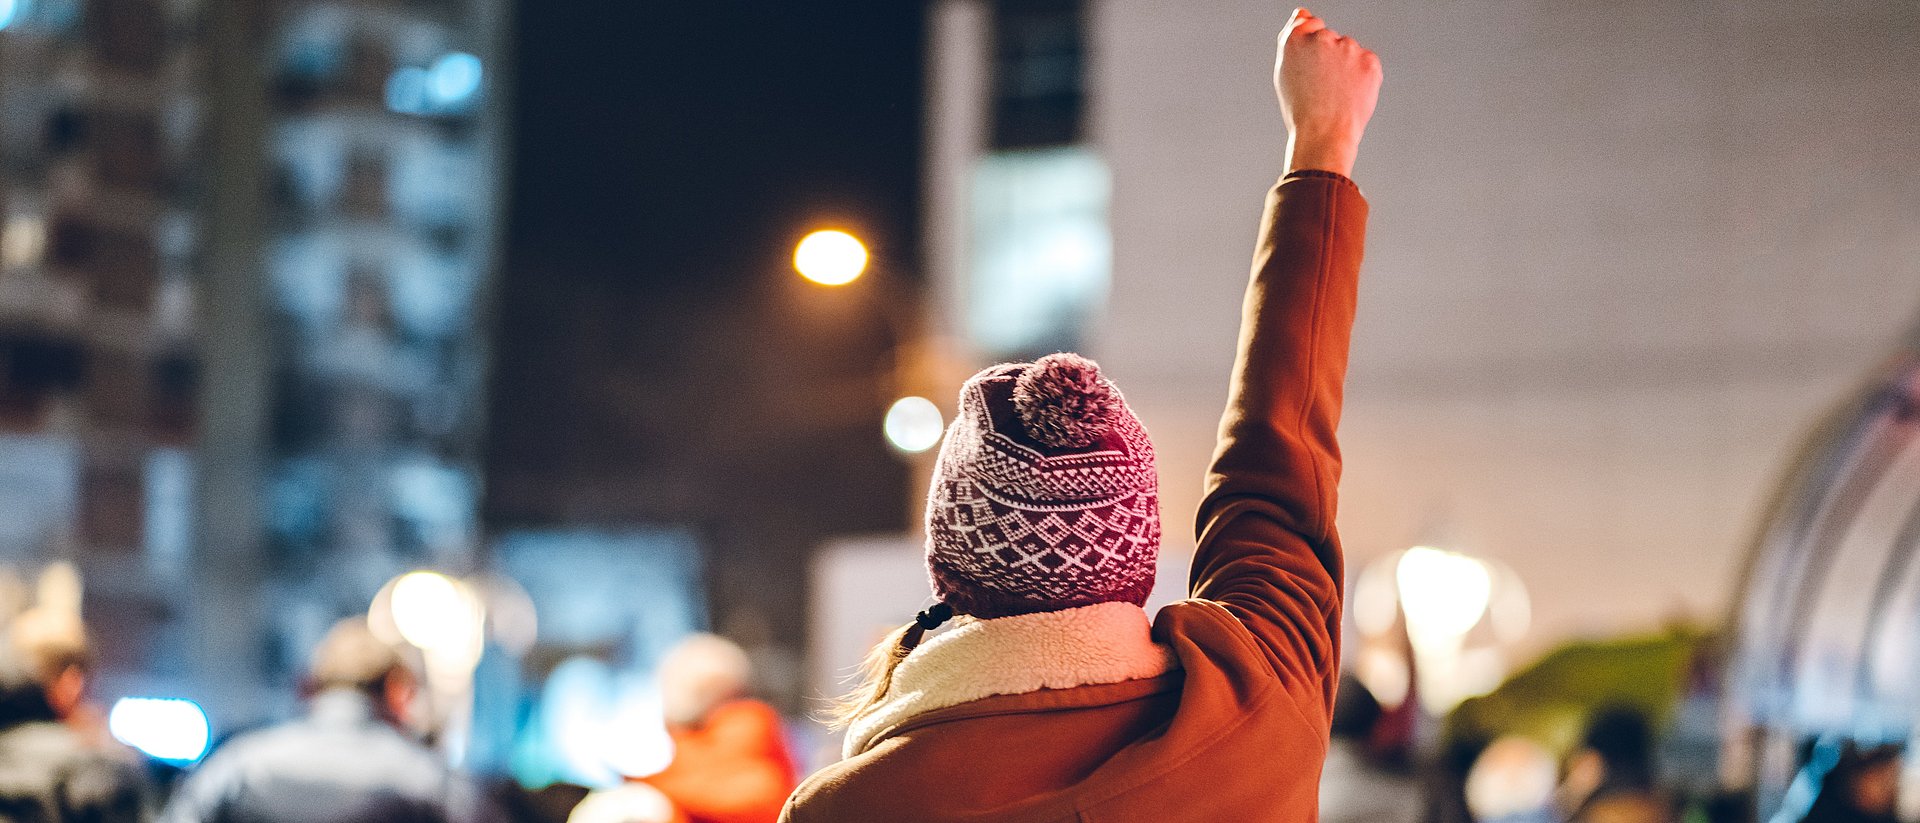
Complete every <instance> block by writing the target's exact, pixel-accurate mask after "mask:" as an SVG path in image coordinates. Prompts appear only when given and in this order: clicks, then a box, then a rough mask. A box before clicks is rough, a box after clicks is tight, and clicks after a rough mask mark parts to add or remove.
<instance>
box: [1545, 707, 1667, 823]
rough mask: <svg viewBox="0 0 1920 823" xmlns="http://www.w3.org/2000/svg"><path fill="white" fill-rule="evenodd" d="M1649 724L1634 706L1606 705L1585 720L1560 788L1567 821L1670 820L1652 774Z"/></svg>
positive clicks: (1664, 798) (1638, 822)
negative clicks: (1585, 724) (1579, 743)
mask: <svg viewBox="0 0 1920 823" xmlns="http://www.w3.org/2000/svg"><path fill="white" fill-rule="evenodd" d="M1653 749H1654V737H1653V727H1652V724H1650V723H1649V722H1648V721H1647V716H1646V715H1645V714H1644V713H1642V712H1641V711H1639V710H1638V709H1633V708H1628V707H1618V706H1616V707H1606V708H1602V709H1600V710H1599V711H1597V712H1595V713H1594V715H1593V717H1592V719H1590V720H1589V721H1588V722H1587V731H1586V735H1585V737H1584V738H1583V739H1582V741H1581V746H1580V749H1579V750H1578V751H1576V752H1574V754H1573V756H1572V757H1570V758H1569V759H1568V761H1567V778H1566V781H1565V782H1564V785H1563V787H1562V792H1563V796H1564V798H1565V800H1564V802H1565V803H1566V808H1567V809H1568V810H1569V811H1568V813H1567V820H1568V821H1569V823H1670V822H1671V821H1673V820H1674V819H1675V816H1676V815H1675V811H1676V810H1675V806H1674V802H1673V800H1672V799H1671V798H1669V797H1668V796H1667V795H1666V794H1665V793H1664V792H1662V791H1661V790H1660V787H1659V784H1658V783H1657V782H1656V777H1655V764H1654V755H1653Z"/></svg>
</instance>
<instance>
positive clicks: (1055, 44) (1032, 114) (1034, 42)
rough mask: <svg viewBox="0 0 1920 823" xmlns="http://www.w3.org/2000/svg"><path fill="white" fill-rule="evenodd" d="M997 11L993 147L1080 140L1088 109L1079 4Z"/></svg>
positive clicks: (1000, 5)
mask: <svg viewBox="0 0 1920 823" xmlns="http://www.w3.org/2000/svg"><path fill="white" fill-rule="evenodd" d="M993 9H994V11H993V15H994V21H993V40H994V47H993V49H994V61H993V75H994V77H993V145H994V147H995V148H1001V149H1009V148H1025V147H1031V146H1056V145H1062V144H1066V143H1072V142H1075V141H1077V140H1079V139H1080V134H1081V124H1080V121H1081V118H1082V115H1083V113H1084V109H1085V107H1086V92H1085V87H1086V84H1085V82H1084V80H1085V74H1086V60H1085V57H1084V55H1085V38H1084V36H1083V34H1084V28H1085V26H1084V18H1085V15H1084V9H1083V8H1082V4H1081V2H1080V0H998V2H996V3H994V7H993Z"/></svg>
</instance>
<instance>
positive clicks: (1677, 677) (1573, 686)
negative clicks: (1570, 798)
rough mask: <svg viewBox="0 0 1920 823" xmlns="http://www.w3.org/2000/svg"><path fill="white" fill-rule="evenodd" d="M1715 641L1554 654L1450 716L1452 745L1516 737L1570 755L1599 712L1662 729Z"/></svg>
mask: <svg viewBox="0 0 1920 823" xmlns="http://www.w3.org/2000/svg"><path fill="white" fill-rule="evenodd" d="M1708 637H1709V635H1708V634H1707V633H1705V632H1702V631H1698V630H1694V629H1676V630H1673V631H1670V632H1667V633H1665V634H1660V635H1653V636H1640V637H1631V638H1624V639H1620V640H1607V641H1598V642H1578V643H1571V644H1568V645H1565V646H1561V647H1560V648H1558V649H1555V650H1553V651H1551V652H1548V653H1547V654H1546V655H1545V656H1543V657H1541V658H1540V660H1538V661H1537V662H1535V663H1534V664H1533V665H1531V666H1528V667H1527V668H1525V669H1522V670H1521V671H1520V672H1519V673H1517V674H1515V675H1513V676H1512V677H1510V678H1508V679H1507V681H1506V682H1505V683H1502V684H1501V685H1500V687H1499V688H1497V689H1495V690H1493V691H1492V692H1489V693H1487V694H1485V695H1482V696H1480V697H1475V698H1471V699H1468V700H1466V701H1465V702H1463V703H1461V704H1460V705H1459V706H1458V707H1457V708H1455V709H1454V710H1453V712H1452V713H1450V714H1448V715H1447V721H1446V727H1445V728H1446V742H1447V744H1448V746H1450V747H1451V746H1453V745H1457V744H1460V743H1465V742H1469V741H1478V742H1481V743H1485V742H1488V741H1492V740H1495V739H1498V738H1500V737H1504V736H1506V735H1518V736H1521V737H1525V738H1527V739H1529V740H1533V741H1534V742H1537V743H1539V744H1541V745H1543V746H1546V747H1547V748H1548V749H1549V750H1551V751H1552V752H1553V753H1554V754H1555V755H1557V756H1565V755H1566V754H1568V753H1569V752H1571V751H1572V750H1573V749H1574V748H1575V747H1577V746H1578V745H1579V744H1580V737H1581V734H1582V733H1583V732H1584V731H1585V730H1586V725H1587V719H1588V718H1589V717H1590V716H1591V715H1592V714H1593V713H1594V712H1595V711H1596V710H1598V709H1602V708H1607V707H1615V706H1618V707H1624V708H1633V709H1638V710H1640V711H1641V712H1643V713H1645V715H1646V717H1647V718H1648V719H1649V720H1650V721H1651V722H1652V723H1653V725H1654V728H1656V729H1659V728H1664V727H1665V726H1666V724H1667V721H1668V720H1669V719H1670V718H1671V715H1672V714H1673V710H1674V708H1675V707H1676V706H1677V705H1678V704H1679V702H1680V700H1681V698H1682V697H1684V696H1685V693H1686V687H1687V675H1688V672H1689V669H1690V666H1691V664H1692V661H1693V658H1694V654H1695V653H1696V652H1698V651H1700V650H1701V649H1702V647H1703V645H1704V644H1705V642H1706V641H1707V639H1708Z"/></svg>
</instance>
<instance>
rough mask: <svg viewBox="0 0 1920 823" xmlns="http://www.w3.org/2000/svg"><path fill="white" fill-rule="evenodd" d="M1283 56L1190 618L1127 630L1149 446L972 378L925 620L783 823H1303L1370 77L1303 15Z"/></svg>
mask: <svg viewBox="0 0 1920 823" xmlns="http://www.w3.org/2000/svg"><path fill="white" fill-rule="evenodd" d="M1280 40H1281V42H1280V52H1281V53H1280V57H1279V59H1278V61H1277V62H1276V68H1275V78H1274V80H1275V86H1276V88H1277V91H1278V93H1279V97H1280V107H1281V112H1282V114H1283V115H1284V116H1285V119H1286V121H1287V126H1288V129H1289V132H1290V135H1289V145H1288V152H1289V157H1288V166H1287V174H1286V176H1285V177H1284V178H1283V179H1282V180H1281V182H1280V184H1279V185H1278V186H1277V187H1276V188H1275V189H1274V190H1273V193H1272V195H1271V196H1270V197H1269V198H1268V201H1267V211H1266V219H1265V221H1264V225H1263V234H1262V238H1261V241H1260V244H1259V247H1258V249H1257V251H1256V254H1255V264H1254V276H1253V281H1252V284H1251V285H1250V287H1249V288H1248V292H1247V299H1246V303H1245V312H1244V318H1243V325H1242V328H1241V334H1240V345H1239V355H1238V363H1237V364H1236V366H1235V370H1234V375H1233V383H1232V388H1231V390H1230V392H1229V396H1228V406H1227V410H1226V415H1225V418H1224V420H1223V421H1222V423H1221V430H1220V441H1219V446H1218V450H1217V451H1216V453H1215V456H1214V460H1213V465H1212V467H1211V469H1210V470H1209V472H1208V475H1207V479H1206V483H1207V496H1206V498H1205V501H1204V502H1203V503H1202V505H1201V509H1200V518H1199V545H1198V549H1197V553H1196V554H1195V556H1194V564H1193V571H1192V595H1193V598H1192V599H1190V600H1186V601H1182V602H1180V603H1175V604H1173V605H1170V606H1167V607H1166V608H1165V609H1163V610H1161V612H1160V613H1159V616H1158V617H1157V618H1156V619H1155V620H1154V621H1153V622H1152V624H1151V626H1150V625H1149V621H1148V618H1147V616H1146V613H1145V612H1144V611H1143V610H1142V609H1141V603H1142V602H1143V601H1144V600H1145V598H1146V595H1147V592H1148V590H1149V589H1150V588H1151V587H1152V584H1153V570H1154V561H1155V555H1156V554H1157V552H1158V548H1159V545H1158V543H1159V534H1160V527H1159V504H1158V500H1157V494H1156V485H1155V483H1156V481H1155V473H1154V467H1153V446H1152V444H1151V442H1150V441H1149V440H1148V438H1147V433H1146V431H1145V429H1144V428H1142V427H1141V425H1140V422H1139V420H1137V419H1136V418H1135V417H1134V415H1133V413H1132V412H1131V411H1130V410H1129V409H1128V408H1127V405H1126V402H1125V401H1124V400H1123V399H1122V398H1121V396H1120V394H1119V392H1118V391H1117V390H1116V389H1115V388H1114V387H1113V385H1112V384H1111V383H1109V382H1107V381H1106V379H1105V378H1103V377H1101V376H1100V374H1099V371H1098V368H1097V367H1096V366H1095V365H1094V364H1093V363H1091V362H1089V361H1087V360H1085V359H1082V358H1080V357H1078V356H1075V355H1053V356H1050V357H1045V358H1041V359H1040V360H1039V361H1038V362H1035V363H1027V364H1011V365H1004V366H997V367H994V368H991V369H987V370H986V371H983V372H981V373H980V374H978V375H975V376H974V377H973V378H972V379H971V380H969V381H967V384H966V386H965V387H964V388H963V389H962V390H961V409H960V413H959V416H958V418H957V419H956V420H955V421H954V423H953V426H952V428H951V429H950V430H949V432H948V435H947V439H946V442H945V443H944V444H943V446H942V448H941V452H940V459H939V462H938V464H937V465H936V467H935V469H934V481H933V486H932V491H931V492H930V494H929V499H928V513H927V530H928V541H927V565H928V571H929V575H930V577H931V578H932V582H933V588H934V594H935V596H936V597H937V598H938V601H939V602H938V603H937V604H936V605H935V606H934V607H933V608H930V609H928V610H927V611H926V612H923V613H922V614H921V616H920V618H919V619H918V620H916V621H915V623H914V624H912V625H910V626H908V627H906V628H904V629H902V630H901V631H900V632H897V633H896V634H895V636H894V637H893V638H890V639H889V640H888V641H887V642H886V643H884V644H883V645H882V647H881V648H879V649H877V650H876V655H875V661H876V665H875V666H874V667H873V671H872V679H871V682H870V688H869V689H868V690H867V693H866V694H865V695H864V696H863V697H862V698H860V699H858V700H856V701H854V702H853V703H852V705H850V706H849V707H848V711H847V713H846V718H845V719H846V721H847V724H848V729H847V731H848V735H847V743H846V754H847V758H846V759H845V760H843V761H841V762H840V763H838V764H836V765H834V766H831V767H829V768H827V769H825V770H823V771H822V772H821V773H820V774H817V775H815V776H814V777H813V778H811V779H809V780H808V781H807V782H805V783H804V784H803V785H802V786H801V787H800V789H799V790H798V791H796V792H795V794H794V795H793V797H792V798H791V799H790V800H789V801H788V804H787V808H786V811H785V813H784V815H783V819H785V820H789V821H793V822H794V823H815V821H860V822H861V823H878V822H879V821H909V820H910V821H996V822H997V823H1028V822H1029V821H1031V822H1032V823H1041V822H1042V821H1088V820H1098V821H1130V820H1142V821H1146V820H1152V821H1184V820H1193V821H1200V820H1205V821H1310V820H1313V819H1314V818H1315V815H1316V805H1317V792H1316V789H1317V783H1318V778H1319V774H1320V766H1321V762H1322V761H1323V760H1324V758H1325V756H1326V751H1327V734H1328V725H1329V722H1330V713H1331V710H1332V706H1333V692H1334V683H1335V678H1336V673H1337V671H1338V658H1339V650H1338V638H1339V625H1340V580H1341V559H1340V548H1339V543H1338V540H1337V539H1336V537H1335V535H1334V530H1333V515H1334V493H1335V487H1336V486H1337V485H1338V480H1339V465H1340V463H1339V450H1338V447H1337V445H1336V444H1335V441H1334V428H1335V425H1336V422H1337V419H1338V416H1339V410H1340V398H1341V387H1342V382H1343V380H1344V377H1345V370H1346V360H1347V342H1348V338H1349V332H1350V329H1351V326H1352V322H1353V311H1354V301H1355V291H1356V282H1357V277H1358V270H1359V265H1360V256H1361V248H1362V244H1363V235H1364V231H1365V224H1366V216H1367V204H1366V201H1365V200H1364V199H1362V198H1361V196H1360V192H1359V190H1358V189H1357V188H1356V187H1355V186H1354V184H1353V183H1352V182H1351V181H1350V180H1349V179H1347V175H1348V174H1349V173H1350V171H1351V169H1352V165H1353V159H1354V155H1355V153H1356V151H1357V149H1358V146H1359V142H1360V136H1361V132H1362V131H1363V130H1364V128H1365V126H1366V122H1367V119H1368V118H1369V117H1370V116H1371V114H1372V112H1373V104H1374V100H1375V98H1376V96H1377V94H1378V91H1379V84H1380V68H1379V62H1378V61H1377V60H1376V59H1375V58H1374V56H1373V54H1372V53H1370V52H1368V51H1367V50H1366V49H1364V48H1362V47H1360V46H1359V44H1357V43H1354V42H1353V41H1351V40H1348V39H1346V38H1343V37H1340V36H1339V35H1338V34H1335V33H1334V32H1333V31H1332V30H1330V29H1328V28H1326V25H1325V24H1324V23H1322V22H1321V21H1320V20H1319V19H1317V18H1315V17H1314V16H1313V15H1312V14H1310V13H1308V12H1307V11H1305V10H1304V9H1303V10H1297V11H1296V12H1295V13H1294V15H1293V18H1292V19H1291V20H1289V21H1288V23H1287V25H1286V28H1285V30H1284V31H1283V32H1282V33H1281V38H1280ZM954 615H958V616H961V617H962V618H963V619H962V620H961V622H960V624H959V625H958V626H957V627H955V628H953V629H951V630H949V631H947V632H945V633H944V634H942V635H940V636H937V637H934V638H932V639H930V640H927V641H926V642H925V643H924V644H922V643H920V640H921V638H922V635H924V634H925V632H927V631H929V630H931V629H933V628H935V627H937V626H938V625H939V624H940V623H942V622H944V621H945V620H946V619H947V618H948V617H950V616H954Z"/></svg>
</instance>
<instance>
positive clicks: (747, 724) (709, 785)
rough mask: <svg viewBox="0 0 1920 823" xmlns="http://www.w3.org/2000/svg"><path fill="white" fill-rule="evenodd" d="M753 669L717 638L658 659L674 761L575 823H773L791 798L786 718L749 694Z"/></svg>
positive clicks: (681, 646)
mask: <svg viewBox="0 0 1920 823" xmlns="http://www.w3.org/2000/svg"><path fill="white" fill-rule="evenodd" d="M752 677H753V663H752V661H751V659H750V658H748V656H747V653H746V651H745V650H744V649H741V648H740V646H739V645H738V644H736V643H734V642H733V641H731V640H728V639H726V638H724V637H721V636H719V635H714V634H704V633H702V634H694V635H690V636H688V637H687V638H686V639H684V640H682V641H680V642H679V643H678V644H676V645H675V646H674V647H673V649H672V650H670V651H668V652H667V654H666V656H665V657H664V658H662V659H661V661H660V671H659V678H660V702H661V708H662V713H663V714H664V715H665V717H664V719H665V720H666V727H667V734H668V736H669V737H670V739H671V740H672V741H673V760H672V761H671V762H669V763H668V764H667V766H666V768H664V769H661V770H660V771H658V772H655V773H653V774H650V775H635V776H632V777H630V778H628V781H627V782H626V783H624V784H622V785H620V786H616V787H613V788H609V789H602V790H600V791H596V792H594V793H593V794H591V795H588V796H587V799H586V801H585V802H583V803H581V804H580V807H579V808H577V809H575V810H574V813H573V816H572V817H570V818H568V823H773V822H774V820H775V819H777V818H778V817H779V816H780V807H781V806H782V804H784V803H785V802H786V799H787V795H788V793H790V792H792V791H793V786H794V782H795V780H794V767H793V756H792V755H791V754H790V753H789V752H788V751H787V742H786V735H785V733H784V731H783V729H782V728H781V723H780V713H779V712H778V711H776V710H775V709H774V708H773V707H772V706H770V705H767V704H766V703H764V702H762V701H759V700H755V699H753V698H751V697H749V696H747V695H748V686H749V684H750V681H751V680H752Z"/></svg>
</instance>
